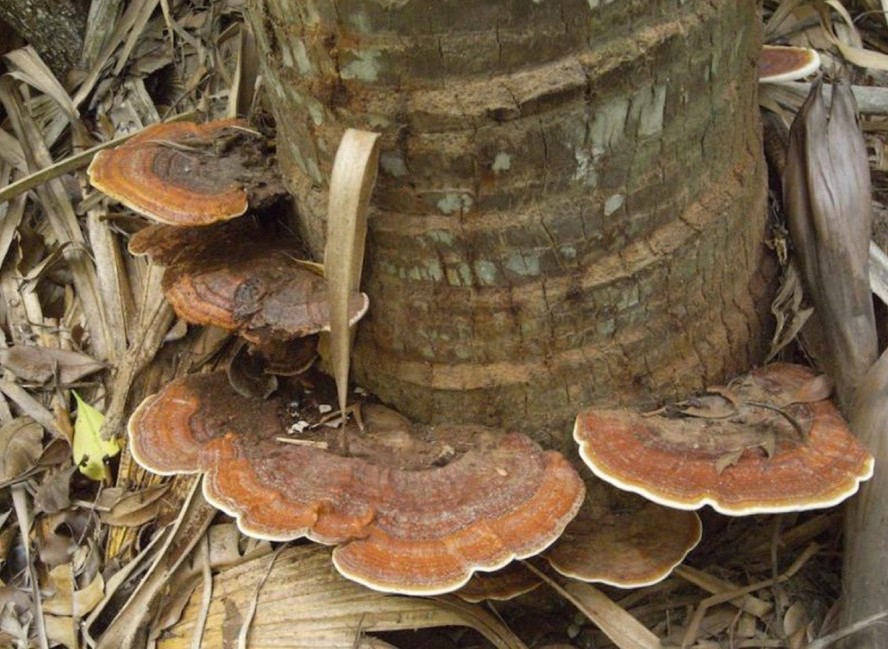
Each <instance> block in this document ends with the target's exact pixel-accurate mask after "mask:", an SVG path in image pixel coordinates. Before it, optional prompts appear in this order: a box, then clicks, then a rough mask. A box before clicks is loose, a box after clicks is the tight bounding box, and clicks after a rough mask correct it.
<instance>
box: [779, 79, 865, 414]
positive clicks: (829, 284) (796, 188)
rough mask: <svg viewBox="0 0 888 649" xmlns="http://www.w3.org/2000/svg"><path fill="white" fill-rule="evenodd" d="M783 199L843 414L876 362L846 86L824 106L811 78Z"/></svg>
mask: <svg viewBox="0 0 888 649" xmlns="http://www.w3.org/2000/svg"><path fill="white" fill-rule="evenodd" d="M783 201H784V204H785V207H786V214H787V223H788V225H789V232H790V234H791V235H792V243H793V247H794V249H795V251H796V256H797V258H798V261H799V268H800V269H801V271H802V278H803V280H804V284H805V289H806V290H807V292H808V295H809V296H810V298H811V302H812V303H813V305H814V309H815V313H816V314H817V317H818V318H819V320H820V322H821V324H822V330H823V334H824V337H825V339H826V343H827V348H828V349H827V350H826V354H827V357H826V358H824V359H823V361H824V364H825V366H826V367H827V369H828V370H829V373H830V375H831V376H832V377H833V379H834V380H835V383H836V392H837V396H838V402H839V405H840V407H842V408H843V409H844V410H845V412H846V413H848V412H849V411H848V408H849V407H850V406H851V403H852V402H853V400H854V393H855V391H856V389H857V384H858V382H859V381H860V380H861V378H862V377H863V375H864V373H865V372H866V371H867V370H868V369H869V367H870V366H871V365H872V364H873V362H874V361H875V360H876V356H877V341H876V327H875V316H874V314H873V298H872V293H871V291H870V286H869V268H868V266H869V244H870V235H871V231H872V222H873V215H872V204H871V202H872V190H871V187H870V176H869V165H868V163H867V153H866V144H865V143H864V140H863V136H862V134H861V132H860V129H859V127H858V125H857V111H856V106H855V104H854V96H853V95H852V94H851V89H850V87H849V86H848V85H847V84H845V83H842V84H838V85H834V86H833V92H832V100H831V102H830V104H829V106H827V104H826V99H825V97H824V90H823V84H822V83H819V82H818V83H815V84H814V85H813V86H812V88H811V92H810V94H809V95H808V98H807V99H806V100H805V103H804V104H803V105H802V108H801V110H800V111H799V113H798V115H797V116H796V118H795V120H794V121H793V124H792V128H791V130H790V134H789V152H788V154H787V161H786V169H785V171H784V174H783Z"/></svg>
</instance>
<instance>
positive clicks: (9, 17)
mask: <svg viewBox="0 0 888 649" xmlns="http://www.w3.org/2000/svg"><path fill="white" fill-rule="evenodd" d="M0 19H3V20H4V21H6V22H7V23H8V24H9V26H10V27H12V28H13V29H14V30H15V31H16V33H18V34H19V36H21V37H22V38H24V39H25V40H26V41H28V42H29V43H30V44H31V45H32V46H33V47H34V49H35V50H37V52H38V54H40V57H41V58H42V59H43V62H44V63H46V65H48V66H49V68H50V69H51V70H52V71H53V73H54V74H55V75H56V77H58V79H59V80H60V81H62V82H63V83H64V81H65V75H66V73H67V72H68V70H70V69H71V68H73V67H74V66H75V65H77V62H78V61H79V60H80V50H81V49H83V32H84V30H85V29H86V11H85V10H84V8H83V5H82V4H81V3H80V2H77V1H76V0H63V1H60V0H0Z"/></svg>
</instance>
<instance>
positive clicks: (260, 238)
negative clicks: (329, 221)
mask: <svg viewBox="0 0 888 649" xmlns="http://www.w3.org/2000/svg"><path fill="white" fill-rule="evenodd" d="M269 159H270V156H269V154H268V151H266V150H265V148H264V141H263V139H262V138H261V137H260V136H259V134H258V133H256V132H255V131H253V130H251V129H250V128H249V127H248V125H247V124H246V122H243V121H242V120H232V119H227V120H217V121H213V122H207V123H206V124H193V123H185V122H182V123H166V124H156V125H153V126H150V127H148V128H146V129H145V130H144V131H143V132H141V133H140V134H138V135H136V136H134V137H133V138H132V139H130V140H129V141H127V142H126V143H124V144H123V145H121V146H119V147H117V148H115V149H109V150H105V151H102V152H100V154H98V155H97V156H96V158H95V159H94V160H93V162H92V164H91V165H90V168H89V170H88V172H89V177H90V182H91V183H92V184H93V185H94V186H95V187H96V188H98V189H100V190H101V191H103V192H104V193H106V194H108V195H109V196H111V197H112V198H115V199H117V200H119V201H120V202H122V203H123V204H124V205H127V206H128V207H130V208H132V209H133V210H135V211H137V212H139V213H141V214H143V215H145V216H148V217H149V218H152V219H154V220H155V221H159V223H155V224H153V225H149V226H148V227H146V228H144V229H142V230H140V231H139V232H137V233H136V234H135V235H134V236H133V238H132V239H131V241H130V252H132V253H133V254H137V255H148V256H150V257H151V258H152V259H153V260H154V261H156V262H158V263H160V264H162V265H164V266H166V270H165V272H164V277H163V288H164V294H165V295H166V297H167V299H168V301H169V302H170V303H171V304H172V306H173V308H174V310H175V311H176V314H177V315H178V316H179V317H180V318H182V319H183V320H185V321H186V322H189V323H191V324H200V325H214V326H218V327H220V328H223V329H227V330H229V331H232V332H235V333H237V334H239V335H240V336H242V337H243V338H244V339H246V340H247V341H249V342H250V343H252V344H253V345H254V346H255V349H256V350H258V353H259V355H260V356H261V357H262V358H263V361H264V368H265V371H266V372H270V373H274V374H294V373H297V372H299V371H302V370H304V369H305V365H306V357H308V361H309V362H310V361H312V360H313V359H314V356H315V354H314V352H313V351H311V350H314V349H316V347H317V344H316V342H317V341H316V338H311V337H313V336H314V335H315V334H317V333H319V332H321V331H327V330H329V328H330V309H329V306H328V300H327V294H328V287H327V283H326V280H325V279H324V277H323V271H322V270H321V267H320V266H318V265H316V264H315V265H313V264H311V263H309V262H305V261H301V260H300V259H299V258H300V257H301V256H302V254H301V252H302V251H301V246H300V245H299V242H298V241H297V240H296V239H295V237H293V236H292V235H289V234H287V233H285V232H280V231H274V229H273V228H270V227H268V224H267V223H260V222H259V221H260V220H259V219H255V218H250V219H238V220H237V221H233V222H232V219H235V218H236V217H238V216H241V215H243V214H244V213H245V212H246V210H247V207H248V204H249V206H250V207H253V208H255V207H256V206H257V203H258V204H261V203H262V202H263V201H266V202H267V200H268V199H269V198H270V197H272V196H275V195H276V194H278V193H281V191H282V190H280V189H279V188H278V186H279V181H278V178H277V172H276V171H272V170H271V169H270V168H269V167H268V161H269ZM368 305H369V301H368V299H367V296H366V295H365V294H363V293H358V292H355V293H354V294H353V295H352V296H351V299H350V301H349V305H348V315H349V324H354V323H355V322H357V321H358V320H359V319H360V318H361V317H362V316H363V315H364V314H365V313H366V311H367V308H368ZM306 338H311V339H310V340H308V341H303V340H302V339H306ZM306 349H308V350H309V353H306Z"/></svg>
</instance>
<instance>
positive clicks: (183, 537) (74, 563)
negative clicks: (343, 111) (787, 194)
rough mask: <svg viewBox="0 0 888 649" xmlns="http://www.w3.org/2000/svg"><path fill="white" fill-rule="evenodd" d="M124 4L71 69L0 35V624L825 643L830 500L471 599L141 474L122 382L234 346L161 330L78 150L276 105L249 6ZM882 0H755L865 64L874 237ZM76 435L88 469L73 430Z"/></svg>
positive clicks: (775, 19) (128, 634) (177, 370)
mask: <svg viewBox="0 0 888 649" xmlns="http://www.w3.org/2000/svg"><path fill="white" fill-rule="evenodd" d="M119 5H120V3H118V2H110V1H104V2H102V1H95V2H93V3H92V7H91V13H90V16H91V19H90V21H89V29H88V32H87V34H86V39H85V45H84V56H83V67H82V70H81V71H80V73H79V74H77V75H74V77H73V78H72V79H71V80H69V81H70V85H63V84H62V83H60V82H59V81H58V80H57V79H56V78H55V77H54V76H53V75H52V73H51V72H50V71H49V69H48V68H47V66H46V65H45V64H44V63H43V62H42V61H41V60H40V57H39V56H38V55H37V54H36V52H34V51H33V50H31V49H30V48H22V49H19V50H15V51H12V52H7V53H6V56H5V62H6V69H7V74H6V75H4V77H3V78H2V79H0V102H2V104H3V106H4V109H5V113H6V120H5V121H4V123H3V124H2V126H0V260H2V266H0V313H2V314H3V319H4V324H3V327H2V329H0V366H2V376H0V487H2V489H3V492H4V495H3V498H2V500H3V502H2V505H0V644H2V645H9V646H22V647H24V646H39V647H49V646H64V647H70V648H74V647H87V646H89V647H96V646H98V647H117V646H145V645H146V644H147V643H156V644H158V645H162V646H165V647H179V646H185V645H188V646H193V645H194V643H195V642H198V643H200V645H201V646H208V647H211V646H223V645H231V644H234V643H237V642H238V639H239V638H242V640H241V641H240V642H241V643H242V644H244V645H245V646H261V645H262V644H264V643H271V642H277V643H278V646H284V645H280V641H281V639H282V630H286V631H285V634H284V635H286V637H287V638H288V639H289V641H290V642H291V644H289V645H287V646H329V647H355V646H368V647H369V646H382V645H380V644H374V643H376V642H379V640H374V639H373V638H374V636H377V635H379V634H380V633H382V637H384V638H385V639H386V640H387V641H388V642H391V643H394V644H395V645H397V646H404V647H407V646H419V645H420V644H421V643H423V642H430V641H431V639H434V638H437V639H438V642H439V643H441V642H443V644H439V645H438V646H448V647H465V646H495V647H523V646H532V647H542V646H546V645H550V646H555V645H554V644H553V643H559V644H560V646H574V647H587V646H596V647H608V646H618V647H635V646H638V647H643V646H658V645H663V646H687V647H701V648H703V647H717V646H728V645H730V646H734V647H747V646H750V647H751V646H755V647H761V646H787V647H805V646H811V647H824V646H827V645H826V643H827V642H829V641H831V639H832V638H837V637H839V636H841V635H842V634H843V633H847V632H848V630H842V629H839V628H837V623H836V619H837V618H836V615H835V608H836V601H837V599H838V596H839V594H840V582H839V574H838V571H839V564H840V557H839V555H840V549H839V548H840V546H839V542H838V539H837V537H836V529H837V528H838V527H840V526H839V517H838V514H837V513H835V512H829V511H827V512H825V513H818V514H804V515H802V514H788V515H782V516H779V517H748V518H744V519H731V520H727V519H724V518H723V517H718V516H715V515H711V513H704V519H705V520H704V523H705V527H706V533H705V535H704V543H703V545H702V546H701V547H700V548H698V549H697V550H696V551H695V552H694V553H692V554H691V555H690V557H689V560H688V564H687V565H684V566H681V567H680V568H679V569H678V570H676V572H675V573H674V574H673V575H672V576H671V577H670V578H668V579H667V580H666V581H664V582H661V583H660V584H657V585H654V586H650V587H646V588H642V589H635V590H626V591H621V590H618V589H614V588H606V587H605V588H601V589H598V588H593V587H591V586H589V585H586V584H580V583H578V582H572V581H571V580H568V579H566V578H563V577H556V576H554V575H551V574H547V576H546V578H547V579H548V580H550V581H552V583H553V587H554V590H551V591H550V593H549V594H548V595H542V594H541V592H540V591H539V590H538V591H535V592H534V594H531V595H529V596H523V597H520V598H518V599H517V600H514V601H512V602H506V603H497V604H496V605H495V606H494V605H492V604H491V605H472V604H468V603H465V602H462V601H461V600H457V599H456V598H453V597H449V596H448V597H441V598H434V599H426V598H407V597H400V596H397V597H395V596H387V595H382V594H379V593H375V592H372V591H369V590H367V589H364V588H362V587H360V586H358V585H356V584H353V583H351V582H347V581H344V580H343V579H342V578H340V577H338V576H337V575H336V573H335V571H334V570H333V569H332V567H331V565H330V558H329V550H328V549H326V548H322V547H318V546H311V545H295V546H286V547H284V546H279V547H278V548H277V550H274V549H273V547H272V544H269V543H268V542H263V541H256V540H253V539H248V538H245V537H243V536H242V535H241V534H239V532H238V531H237V529H236V527H235V526H234V525H233V524H232V523H231V522H226V521H225V520H224V517H222V516H218V515H217V514H216V512H215V510H213V509H212V508H210V507H209V506H207V505H206V503H204V502H203V499H202V497H201V496H200V491H199V490H196V489H194V481H193V480H192V479H189V478H187V477H178V478H175V479H172V480H169V479H160V478H158V477H157V476H152V475H149V474H147V473H146V472H145V471H144V470H142V469H141V468H140V467H138V466H137V465H136V464H135V463H133V462H132V459H131V458H130V457H129V455H128V453H127V452H126V449H124V450H123V452H122V453H121V454H120V456H118V457H115V448H116V447H115V444H116V442H115V441H114V440H115V439H118V438H119V437H120V435H121V434H122V432H123V428H124V424H125V420H126V417H127V415H128V413H129V410H130V409H131V408H132V406H133V405H134V404H136V403H138V402H139V401H141V399H142V398H143V397H144V396H146V395H147V394H150V393H151V392H153V391H155V390H156V389H157V388H158V387H159V386H161V385H163V384H164V383H166V382H168V381H169V380H170V379H171V378H173V377H174V376H181V375H183V374H186V373H189V372H194V371H199V370H200V369H201V368H214V367H223V366H224V365H225V363H226V362H227V359H228V358H229V357H230V355H231V348H232V345H230V342H229V337H228V336H227V334H225V333H224V332H219V331H217V330H213V329H212V328H192V329H184V328H183V327H182V326H181V324H180V325H178V327H174V324H175V318H174V316H173V314H172V311H171V310H170V308H169V307H168V306H167V304H166V302H165V300H164V299H163V295H162V291H161V287H160V275H161V273H160V272H159V271H158V269H157V267H154V266H151V265H150V264H149V263H148V262H147V261H146V260H145V259H144V258H136V257H132V256H130V255H128V254H127V253H126V242H127V239H128V237H129V236H130V235H131V234H132V232H133V231H134V230H135V229H136V228H137V227H138V225H137V224H138V223H139V221H138V220H137V219H133V218H132V216H131V214H129V213H128V212H127V211H126V210H122V209H121V208H120V207H119V206H117V205H116V204H113V203H108V202H107V201H105V200H104V199H103V198H102V197H101V196H100V195H98V194H97V193H95V192H91V190H90V189H89V187H88V184H87V183H86V181H85V173H84V169H85V166H86V165H87V164H88V163H89V161H90V160H91V159H92V157H93V156H94V155H95V153H96V152H97V151H98V150H100V149H102V148H104V147H107V146H113V145H117V144H119V143H120V142H122V141H123V140H124V139H126V138H128V137H129V136H131V135H132V134H134V133H137V132H138V131H139V130H141V129H142V128H144V127H145V126H147V125H149V124H151V123H154V122H157V121H161V120H168V119H177V118H191V119H194V118H196V117H198V116H200V115H205V116H209V117H214V118H215V117H223V116H226V115H227V116H233V115H235V114H248V115H250V116H251V117H253V118H255V120H256V121H257V122H258V123H267V122H268V121H270V120H269V118H268V116H267V115H265V114H263V113H262V106H263V102H262V94H261V77H260V76H259V75H258V73H257V70H256V67H255V65H254V64H252V63H250V62H248V61H247V60H246V59H245V53H246V52H250V51H252V49H253V44H252V39H253V36H252V33H251V32H250V30H249V29H248V28H247V26H246V25H245V23H244V21H243V17H242V15H241V12H242V3H240V2H237V1H236V0H223V1H221V2H215V3H212V5H211V6H210V7H208V6H206V5H203V4H200V3H187V2H180V1H176V0H160V1H159V2H158V0H154V1H152V2H144V3H128V4H127V5H126V7H125V10H124V11H123V12H122V13H120V12H118V11H117V9H118V7H119ZM884 5H885V3H884V2H883V1H880V0H862V1H861V2H858V3H855V5H854V8H853V11H847V10H845V8H844V7H843V6H842V5H841V4H840V3H839V2H836V1H835V0H830V1H829V2H826V3H822V4H821V5H819V7H820V10H819V11H818V7H815V6H814V3H813V2H808V1H807V0H781V1H777V0H766V1H765V2H764V7H765V18H766V30H765V33H766V38H769V39H772V40H780V41H781V42H790V43H792V44H798V45H813V46H814V47H817V48H818V49H819V50H820V52H821V54H822V55H824V58H825V59H826V65H827V66H831V65H832V66H834V65H835V63H836V61H837V60H838V59H839V57H840V56H844V57H845V58H847V59H849V60H851V61H854V62H856V63H858V64H860V65H863V66H864V67H867V68H868V70H867V72H868V77H867V79H868V80H869V85H867V86H863V85H858V86H855V87H854V92H855V96H856V97H857V99H858V102H859V103H860V106H861V109H862V110H863V112H864V113H865V114H866V115H867V119H866V122H865V124H864V126H865V129H866V138H867V145H868V148H869V151H870V153H871V157H870V162H871V168H872V169H873V170H874V174H873V179H874V189H875V199H876V205H875V208H876V214H877V224H876V241H877V245H878V246H880V248H881V249H882V250H885V249H888V218H885V215H886V214H888V208H886V207H884V206H885V205H888V174H886V172H888V162H886V160H888V146H886V144H885V133H886V132H888V111H886V110H885V109H884V106H886V105H888V100H886V99H888V76H886V75H888V72H886V70H888V64H886V61H888V56H886V53H885V49H886V48H885V47H884V44H885V43H886V42H888V15H886V14H885V13H884V10H885V6H884ZM847 6H848V7H849V9H850V7H851V5H850V3H848V4H847ZM823 7H826V8H828V10H829V11H828V12H827V11H824V10H823ZM806 95H807V84H804V83H792V84H779V85H777V86H776V87H775V88H769V89H767V90H765V91H763V92H762V101H763V104H766V105H769V106H772V107H775V108H776V109H777V110H778V111H779V113H780V115H781V116H782V118H783V119H784V120H785V121H786V123H787V125H788V121H789V120H791V118H792V115H793V114H794V112H795V111H796V110H797V109H798V107H799V106H800V105H801V102H802V100H803V98H804V97H805V96H806ZM87 115H88V116H89V120H88V121H87V119H86V116H87ZM778 245H779V244H778ZM873 255H874V256H875V257H876V258H877V259H878V256H877V255H876V253H873ZM882 258H884V255H882ZM880 269H881V272H882V273H883V274H886V273H888V268H885V264H881V265H880V264H879V263H876V264H875V270H874V271H873V272H874V273H877V272H879V271H880ZM786 277H787V280H786V284H785V288H784V291H783V294H782V295H781V296H780V301H779V303H775V307H774V308H775V311H774V312H775V316H776V317H777V319H778V322H779V323H780V326H779V327H778V329H777V332H776V333H775V334H774V343H773V348H774V351H773V353H774V355H775V356H778V355H779V354H781V353H782V354H785V353H787V352H786V350H788V349H792V348H793V346H795V345H797V344H798V334H799V333H800V332H804V330H805V325H806V322H807V321H808V319H809V317H810V310H809V309H808V308H807V306H806V303H805V301H804V296H803V295H802V294H801V293H800V287H799V285H798V281H797V280H793V276H792V271H791V269H787V270H786ZM173 332H175V335H173ZM803 335H804V334H803ZM339 336H340V340H341V341H343V340H345V338H344V337H343V336H342V334H341V333H340V334H339ZM342 345H343V343H340V346H342ZM73 388H76V389H77V391H78V394H79V395H80V396H77V395H75V393H74V390H73ZM823 389H825V388H823V387H822V386H812V393H813V394H815V395H816V394H819V393H820V392H821V391H822V390H823ZM81 398H82V401H81ZM801 398H807V397H806V396H804V395H803V396H802V397H801ZM811 398H813V397H811ZM87 404H89V405H87ZM88 408H95V411H94V412H93V411H91V410H88ZM75 412H76V413H77V415H76V417H75V414H74V413H75ZM88 412H89V413H90V414H89V415H88V414H87V413H88ZM96 413H104V417H103V418H102V417H100V416H97V415H96ZM72 421H73V422H74V423H73V424H72ZM84 440H85V441H86V447H87V448H88V449H89V450H86V451H84V452H83V453H80V456H81V457H82V456H83V455H86V456H88V457H89V458H90V460H89V462H90V464H89V469H88V471H85V472H83V473H86V475H83V474H82V470H83V468H84V467H81V466H80V460H79V459H78V457H77V456H78V453H77V452H76V451H75V450H74V449H77V448H83V441H84ZM72 443H73V447H72ZM729 459H730V458H728V460H729ZM96 460H98V461H99V462H100V464H101V467H99V465H98V464H95V462H96ZM726 461H727V460H726ZM78 469H81V470H78ZM535 569H538V570H542V571H546V568H545V567H544V566H542V564H540V565H539V566H537V567H536V568H535ZM571 606H574V607H576V609H575V610H576V611H578V613H575V612H572V610H574V609H572V608H571ZM251 610H253V611H254V612H253V613H250V611H251ZM873 622H878V620H873ZM423 628H424V629H425V630H424V631H423V630H420V631H416V629H423ZM465 628H468V629H472V630H473V631H471V632H465V631H461V630H460V629H465ZM615 629H616V630H615ZM603 630H604V631H603ZM608 630H609V631H610V633H607V631H608ZM384 632H387V633H384ZM442 638H443V639H444V640H441V639H442ZM818 638H819V640H818Z"/></svg>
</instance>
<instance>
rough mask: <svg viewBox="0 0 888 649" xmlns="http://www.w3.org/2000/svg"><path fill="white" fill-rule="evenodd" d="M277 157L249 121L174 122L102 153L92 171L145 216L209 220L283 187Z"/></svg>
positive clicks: (240, 210)
mask: <svg viewBox="0 0 888 649" xmlns="http://www.w3.org/2000/svg"><path fill="white" fill-rule="evenodd" d="M271 159H272V158H271V156H270V154H269V153H268V151H267V150H266V149H265V147H264V139H263V137H262V136H261V135H260V134H259V133H257V132H256V131H254V130H252V129H251V128H249V126H248V125H247V123H246V122H244V121H243V120H237V119H224V120H218V121H214V122H207V123H206V124H195V123H192V122H171V123H164V124H154V125H152V126H150V127H148V128H146V129H145V130H144V131H142V132H141V133H139V134H138V135H136V136H134V137H132V138H131V139H129V140H128V141H127V142H125V143H124V144H122V145H120V146H118V147H116V148H114V149H105V150H103V151H100V152H99V153H98V154H97V155H96V157H95V158H94V159H93V161H92V163H91V164H90V166H89V169H88V174H89V179H90V182H91V183H92V185H93V186H94V187H96V188H97V189H99V190H100V191H102V192H104V193H105V194H107V195H108V196H110V197H112V198H114V199H116V200H118V201H120V202H121V203H123V204H124V205H126V206H127V207H129V208H130V209H132V210H135V211H136V212H138V213H140V214H143V215H145V216H147V217H149V218H152V219H154V220H156V221H160V222H162V223H168V224H171V225H191V226H204V225H209V224H211V223H216V222H218V221H226V220H229V219H233V218H236V217H238V216H241V215H242V214H244V212H246V211H247V206H248V204H249V205H253V206H254V207H255V206H256V203H257V201H261V200H262V199H263V198H267V197H268V195H275V194H277V193H280V192H279V190H277V189H276V186H277V174H276V172H275V171H273V169H272V168H271V167H269V162H270V160H271Z"/></svg>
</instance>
